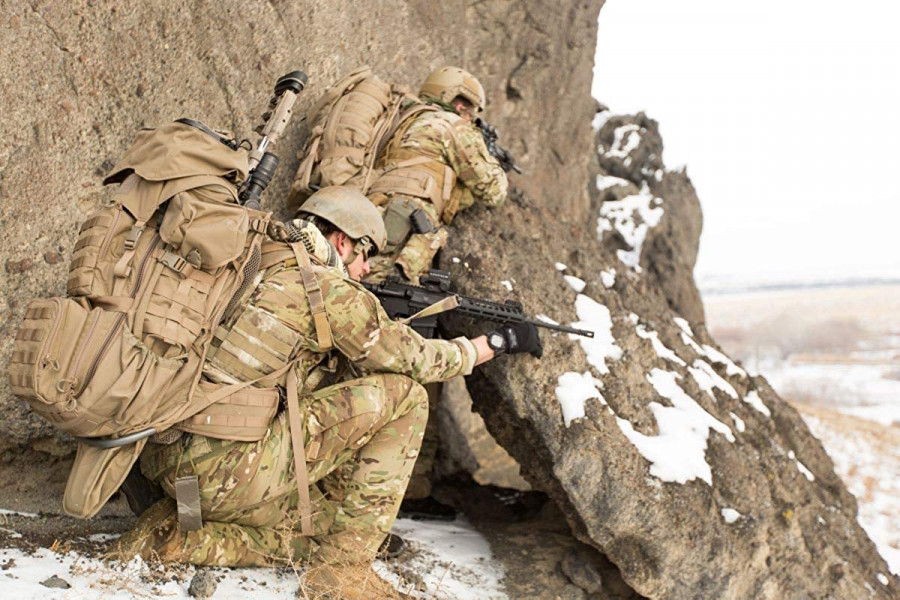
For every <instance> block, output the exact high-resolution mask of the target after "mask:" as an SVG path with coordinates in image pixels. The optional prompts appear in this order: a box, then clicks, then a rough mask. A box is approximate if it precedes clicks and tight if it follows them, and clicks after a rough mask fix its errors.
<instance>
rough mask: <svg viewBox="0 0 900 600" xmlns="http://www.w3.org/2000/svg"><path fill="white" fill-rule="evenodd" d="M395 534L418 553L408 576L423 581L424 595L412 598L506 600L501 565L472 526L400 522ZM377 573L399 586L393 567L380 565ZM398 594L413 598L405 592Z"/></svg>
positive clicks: (415, 594)
mask: <svg viewBox="0 0 900 600" xmlns="http://www.w3.org/2000/svg"><path fill="white" fill-rule="evenodd" d="M392 531H393V532H394V533H395V534H397V535H399V536H400V537H402V538H403V539H404V541H406V543H407V544H409V546H410V547H411V550H412V552H413V553H414V554H413V556H412V558H409V559H408V560H405V561H404V571H408V572H412V573H416V574H417V575H419V576H421V581H422V583H424V585H425V588H426V589H425V591H424V593H421V592H412V594H411V595H412V597H414V598H428V599H429V600H451V599H456V598H467V599H471V600H489V599H490V600H494V599H499V598H506V597H507V595H506V592H505V591H504V587H503V584H502V580H503V579H504V577H506V573H505V570H504V568H503V565H502V564H500V563H499V562H498V561H496V560H494V557H493V554H492V553H491V548H490V546H489V545H488V543H487V540H486V539H485V538H484V536H482V535H481V534H480V533H478V531H476V530H475V529H474V528H473V527H472V526H471V525H469V523H468V521H466V520H465V519H463V518H460V517H458V518H457V519H456V520H455V521H453V522H450V523H446V522H440V521H414V520H412V519H397V520H396V521H395V522H394V527H393V529H392ZM375 565H376V567H375V571H376V572H377V573H378V574H379V575H380V576H381V577H382V578H383V579H386V580H388V581H390V582H391V583H393V584H394V585H395V586H397V583H398V579H399V578H398V577H397V575H395V574H394V573H393V572H392V571H391V570H390V568H391V563H385V562H382V561H377V562H376V563H375ZM399 589H400V590H401V591H403V592H404V593H407V594H410V592H409V591H408V590H406V589H405V587H403V586H400V587H399Z"/></svg>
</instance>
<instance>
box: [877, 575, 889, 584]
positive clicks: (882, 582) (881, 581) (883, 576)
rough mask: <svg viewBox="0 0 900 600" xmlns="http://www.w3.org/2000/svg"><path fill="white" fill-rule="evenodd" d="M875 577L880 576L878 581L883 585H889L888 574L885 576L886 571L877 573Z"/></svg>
mask: <svg viewBox="0 0 900 600" xmlns="http://www.w3.org/2000/svg"><path fill="white" fill-rule="evenodd" d="M875 577H877V578H878V583H880V584H881V585H887V584H888V578H887V576H885V574H884V573H879V574H878V575H876V576H875Z"/></svg>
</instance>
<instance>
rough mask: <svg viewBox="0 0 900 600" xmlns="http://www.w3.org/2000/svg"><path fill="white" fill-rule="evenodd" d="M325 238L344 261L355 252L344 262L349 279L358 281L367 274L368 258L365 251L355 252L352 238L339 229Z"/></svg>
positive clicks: (368, 267) (369, 268)
mask: <svg viewBox="0 0 900 600" xmlns="http://www.w3.org/2000/svg"><path fill="white" fill-rule="evenodd" d="M327 239H328V241H329V242H331V243H332V245H333V246H334V248H335V249H336V250H337V252H338V256H340V257H341V260H342V261H345V262H346V261H347V260H349V259H350V257H351V256H353V255H354V254H356V256H355V257H354V259H353V260H352V261H351V262H349V263H346V264H345V266H346V267H347V273H349V274H350V279H352V280H353V281H360V280H361V279H362V278H363V277H365V276H366V275H368V274H369V271H370V270H371V267H370V266H369V259H368V257H367V255H366V253H365V252H360V253H358V254H357V253H356V242H355V241H354V240H352V239H351V238H349V237H348V236H347V235H346V234H345V233H343V232H341V231H336V232H334V233H332V234H331V235H330V236H328V238H327Z"/></svg>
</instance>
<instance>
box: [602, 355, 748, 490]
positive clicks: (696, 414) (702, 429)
mask: <svg viewBox="0 0 900 600" xmlns="http://www.w3.org/2000/svg"><path fill="white" fill-rule="evenodd" d="M677 379H680V375H678V374H677V373H672V372H669V371H663V370H662V369H653V370H652V371H651V372H650V374H649V375H647V381H649V382H650V384H651V385H652V386H653V387H654V389H655V390H656V392H657V393H658V394H659V395H660V396H662V397H663V398H666V399H667V400H669V401H670V402H671V403H672V406H664V405H662V404H660V403H658V402H651V403H650V404H649V408H650V410H651V411H652V412H653V415H654V417H656V424H657V428H658V430H659V434H658V435H644V434H642V433H640V432H638V431H635V429H634V426H633V425H632V424H631V422H629V421H627V420H625V419H622V418H617V419H616V421H617V422H618V424H619V428H620V429H621V430H622V433H624V434H625V437H627V438H628V440H629V441H630V442H631V443H632V444H634V446H635V447H636V448H637V449H638V451H639V452H640V453H641V455H642V456H643V457H644V458H646V459H647V460H648V461H650V463H651V464H650V474H651V475H653V476H654V477H657V478H659V479H661V480H662V481H671V482H676V483H687V482H688V481H692V480H694V479H702V480H703V481H705V482H706V483H707V484H709V485H712V470H711V469H710V467H709V463H707V462H706V442H707V439H708V438H709V431H710V430H711V429H712V430H714V431H717V432H719V433H721V434H722V435H724V436H725V439H727V440H728V441H729V442H734V434H733V433H732V432H731V429H730V428H729V427H728V426H727V425H725V424H724V423H722V422H721V421H719V420H717V419H716V418H715V417H713V416H712V415H711V414H709V413H708V412H706V411H705V410H703V408H702V407H701V406H700V405H699V404H697V402H696V401H694V399H693V398H691V397H690V396H688V395H687V394H686V393H685V391H684V390H683V389H681V387H680V386H679V385H678V384H677V383H676V380H677Z"/></svg>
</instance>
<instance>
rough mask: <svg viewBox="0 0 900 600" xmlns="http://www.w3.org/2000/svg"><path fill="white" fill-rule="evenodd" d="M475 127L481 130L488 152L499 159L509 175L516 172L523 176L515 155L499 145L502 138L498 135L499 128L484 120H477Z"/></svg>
mask: <svg viewBox="0 0 900 600" xmlns="http://www.w3.org/2000/svg"><path fill="white" fill-rule="evenodd" d="M475 125H476V126H477V127H478V129H480V130H481V136H482V137H483V138H484V145H485V146H487V149H488V152H490V153H491V156H493V157H494V158H496V159H497V162H499V163H500V166H501V167H502V168H503V170H504V171H506V172H507V173H509V172H510V171H515V172H516V173H519V174H521V173H522V169H521V167H519V165H517V164H516V159H515V158H513V155H512V154H510V153H509V150H507V149H506V148H504V147H502V146H501V145H500V144H498V143H497V138H499V137H500V134H499V133H497V128H496V127H494V126H493V125H491V124H490V123H488V122H487V121H485V120H484V119H482V118H478V119H475Z"/></svg>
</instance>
